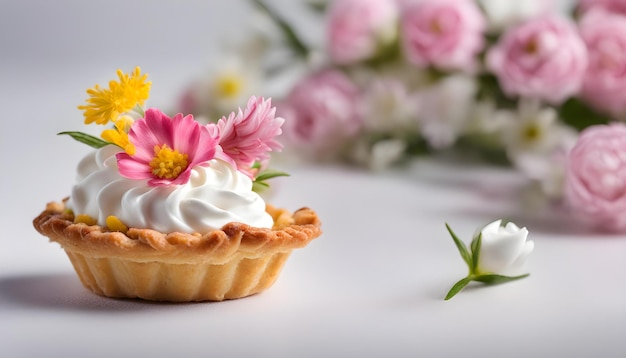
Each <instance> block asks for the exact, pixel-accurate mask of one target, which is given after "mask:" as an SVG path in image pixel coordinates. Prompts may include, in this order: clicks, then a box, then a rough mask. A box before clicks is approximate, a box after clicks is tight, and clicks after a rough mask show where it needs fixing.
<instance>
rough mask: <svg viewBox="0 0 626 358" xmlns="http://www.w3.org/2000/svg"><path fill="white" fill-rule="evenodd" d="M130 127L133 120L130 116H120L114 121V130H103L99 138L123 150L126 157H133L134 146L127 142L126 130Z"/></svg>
mask: <svg viewBox="0 0 626 358" xmlns="http://www.w3.org/2000/svg"><path fill="white" fill-rule="evenodd" d="M132 125H133V119H132V118H130V116H121V117H119V118H118V119H116V120H115V129H105V130H103V131H102V134H100V137H102V139H104V140H105V141H107V142H109V143H113V144H115V145H117V146H118V147H120V148H122V149H124V151H126V153H128V155H134V154H135V146H134V145H133V144H132V143H131V142H130V141H129V140H128V130H129V129H130V126H132Z"/></svg>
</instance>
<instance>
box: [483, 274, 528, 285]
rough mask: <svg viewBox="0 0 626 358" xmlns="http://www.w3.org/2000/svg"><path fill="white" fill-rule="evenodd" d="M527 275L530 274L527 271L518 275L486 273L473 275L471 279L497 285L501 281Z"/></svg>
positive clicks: (509, 280)
mask: <svg viewBox="0 0 626 358" xmlns="http://www.w3.org/2000/svg"><path fill="white" fill-rule="evenodd" d="M528 276H530V274H528V273H527V274H524V275H519V276H503V275H496V274H487V275H478V276H474V278H473V279H474V281H478V282H482V283H486V284H488V285H497V284H501V283H506V282H511V281H515V280H519V279H522V278H524V277H528Z"/></svg>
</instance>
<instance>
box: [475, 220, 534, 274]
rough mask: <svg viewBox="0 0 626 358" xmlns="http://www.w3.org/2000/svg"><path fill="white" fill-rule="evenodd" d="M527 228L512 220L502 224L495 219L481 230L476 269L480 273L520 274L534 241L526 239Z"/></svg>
mask: <svg viewBox="0 0 626 358" xmlns="http://www.w3.org/2000/svg"><path fill="white" fill-rule="evenodd" d="M527 238H528V230H527V229H526V228H525V227H524V228H521V229H520V228H519V227H517V225H515V224H514V223H512V222H509V223H507V224H506V225H505V226H502V220H496V221H494V222H492V223H491V224H488V225H487V226H485V227H484V228H483V229H482V230H481V246H480V255H479V259H478V264H477V271H478V272H479V273H481V274H486V273H492V274H498V275H510V276H515V275H521V274H523V273H524V272H523V270H524V269H525V265H526V259H527V258H528V255H529V254H530V253H531V252H532V251H533V248H534V243H533V242H532V241H528V240H527Z"/></svg>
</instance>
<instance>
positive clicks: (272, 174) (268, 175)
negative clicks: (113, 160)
mask: <svg viewBox="0 0 626 358" xmlns="http://www.w3.org/2000/svg"><path fill="white" fill-rule="evenodd" d="M288 176H289V174H288V173H285V172H279V171H276V170H264V171H262V172H261V173H259V175H257V177H256V178H255V179H254V181H255V182H263V181H266V180H268V179H272V178H276V177H288Z"/></svg>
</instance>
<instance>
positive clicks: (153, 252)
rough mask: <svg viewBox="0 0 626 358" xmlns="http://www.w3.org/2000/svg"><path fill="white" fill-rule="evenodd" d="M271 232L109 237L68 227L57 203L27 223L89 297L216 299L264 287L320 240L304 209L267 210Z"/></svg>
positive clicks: (244, 229) (230, 227)
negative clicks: (59, 252)
mask: <svg viewBox="0 0 626 358" xmlns="http://www.w3.org/2000/svg"><path fill="white" fill-rule="evenodd" d="M266 211H267V212H268V213H269V214H270V215H271V216H272V218H273V219H274V226H273V227H272V229H264V228H256V227H252V226H249V225H246V224H242V223H236V222H232V223H228V224H226V225H224V226H223V227H222V228H221V229H220V230H215V231H212V232H209V233H206V234H203V235H201V234H186V233H180V232H173V233H167V234H164V233H161V232H158V231H155V230H150V229H136V228H130V229H129V230H128V232H126V233H121V232H112V231H107V230H106V229H105V228H103V227H100V226H98V225H86V224H83V223H74V216H73V214H72V213H71V212H69V211H68V210H66V209H65V205H64V204H63V203H50V204H48V205H47V207H46V209H45V210H44V211H43V212H42V213H41V214H40V215H39V216H38V217H37V218H35V220H34V221H33V225H34V226H35V229H37V231H39V233H41V234H42V235H44V236H47V237H48V238H49V239H50V241H56V242H58V243H59V244H60V245H61V246H62V247H63V249H64V250H65V252H66V254H67V256H68V257H69V259H70V261H71V262H72V265H73V266H74V270H75V271H76V273H77V275H78V277H79V278H80V281H81V282H82V283H83V285H84V286H85V287H86V288H88V289H89V290H91V291H93V292H94V293H96V294H99V295H102V296H107V297H115V298H141V299H145V300H152V301H172V302H190V301H222V300H225V299H235V298H241V297H245V296H249V295H252V294H255V293H258V292H261V291H263V290H265V289H267V288H269V287H270V286H271V285H272V284H273V283H274V281H275V280H276V278H277V277H278V275H279V273H280V271H281V269H282V267H283V265H284V263H285V262H286V260H287V258H288V257H289V255H290V254H291V251H292V250H293V249H296V248H302V247H304V246H306V245H307V244H308V243H309V242H310V241H311V240H313V239H314V238H316V237H318V236H319V235H320V234H321V229H320V227H321V222H320V220H319V218H318V217H317V215H316V213H315V212H314V211H313V210H311V209H308V208H302V209H300V210H297V211H296V212H294V213H293V214H291V213H290V212H288V211H286V210H283V209H277V208H274V207H273V206H271V205H267V208H266Z"/></svg>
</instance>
